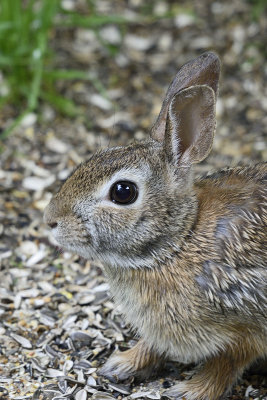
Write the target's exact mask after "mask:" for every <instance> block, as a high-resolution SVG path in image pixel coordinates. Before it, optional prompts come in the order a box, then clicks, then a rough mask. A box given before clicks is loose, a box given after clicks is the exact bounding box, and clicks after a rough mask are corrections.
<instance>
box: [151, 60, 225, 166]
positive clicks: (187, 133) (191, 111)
mask: <svg viewBox="0 0 267 400" xmlns="http://www.w3.org/2000/svg"><path fill="white" fill-rule="evenodd" d="M219 75H220V61H219V58H218V57H217V55H216V54H214V53H204V54H202V55H201V56H200V57H198V58H196V59H194V60H192V61H189V62H188V63H187V64H185V65H184V66H183V67H182V68H181V69H180V70H179V71H178V73H177V75H176V77H175V78H174V80H173V82H172V83H171V85H170V87H169V89H168V91H167V94H166V97H165V99H164V102H163V105H162V108H161V111H160V114H159V117H158V119H157V121H156V123H155V125H154V126H153V128H152V130H151V136H152V138H153V139H155V140H157V141H160V142H164V144H165V148H166V150H167V151H168V153H169V154H170V155H172V157H175V158H176V159H177V162H179V163H180V164H181V163H183V164H191V163H196V162H199V161H201V160H203V159H204V158H205V157H206V156H207V155H208V153H209V151H210V149H211V146H212V141H213V135H214V130H215V103H216V95H217V91H218V81H219Z"/></svg>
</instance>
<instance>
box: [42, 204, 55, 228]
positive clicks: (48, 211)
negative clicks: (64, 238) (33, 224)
mask: <svg viewBox="0 0 267 400" xmlns="http://www.w3.org/2000/svg"><path fill="white" fill-rule="evenodd" d="M44 222H45V223H46V224H47V225H48V226H49V227H50V228H52V229H53V228H56V227H57V225H58V214H57V211H56V207H55V204H54V202H53V201H51V202H50V203H49V204H48V206H47V207H46V208H45V210H44Z"/></svg>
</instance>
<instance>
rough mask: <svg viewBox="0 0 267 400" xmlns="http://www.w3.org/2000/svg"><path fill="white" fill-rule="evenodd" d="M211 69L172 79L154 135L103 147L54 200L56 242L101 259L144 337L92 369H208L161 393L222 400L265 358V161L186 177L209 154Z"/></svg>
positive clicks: (204, 62) (48, 215) (111, 373)
mask: <svg viewBox="0 0 267 400" xmlns="http://www.w3.org/2000/svg"><path fill="white" fill-rule="evenodd" d="M218 77H219V61H218V58H217V57H216V56H215V55H214V54H212V53H206V54H203V55H202V56H200V57H199V58H197V59H196V60H193V61H191V62H190V63H188V64H186V65H185V66H184V67H183V68H182V69H181V70H180V71H179V72H178V74H177V76H176V78H175V79H174V81H173V83H172V84H171V86H170V88H169V90H168V92H167V95H166V98H165V100H164V102H163V106H162V110H161V112H160V115H159V118H158V120H157V122H156V124H155V125H154V127H153V129H152V132H151V138H150V139H148V140H147V141H144V142H140V143H134V144H131V145H129V146H126V147H115V148H111V149H107V150H104V151H100V152H98V153H97V154H95V155H94V156H92V157H91V158H90V160H88V161H87V162H85V163H83V164H81V165H80V166H79V167H78V168H77V169H76V170H75V171H74V173H73V174H72V175H71V176H70V177H69V178H68V179H67V181H66V182H65V183H64V184H63V186H62V188H61V189H60V191H59V192H58V193H57V194H56V195H55V196H54V197H53V199H52V201H51V202H50V204H49V206H48V207H47V209H46V212H45V220H46V221H47V223H48V224H49V225H50V226H51V227H52V228H53V233H54V235H55V237H56V239H57V240H58V242H59V243H60V244H61V245H62V246H63V247H65V248H67V249H68V250H71V251H74V252H76V253H78V254H80V255H82V256H83V257H85V258H88V259H94V258H97V259H99V260H100V261H101V262H102V263H103V265H104V268H105V271H106V275H107V278H108V281H109V282H110V286H111V291H112V294H113V296H114V298H115V300H116V302H117V303H118V304H119V305H120V306H121V309H122V311H123V313H124V314H125V316H126V319H127V321H128V322H129V323H130V324H131V325H132V326H133V327H134V328H135V330H136V331H137V332H138V334H139V336H140V341H139V342H138V343H137V344H136V346H134V347H133V348H132V349H130V350H128V351H126V352H122V353H121V352H119V353H115V354H114V355H113V356H112V357H111V358H110V359H109V360H108V361H107V363H106V364H105V365H104V367H103V368H102V369H101V371H100V373H102V374H103V375H105V376H107V377H109V378H110V379H125V378H128V377H129V376H132V375H140V376H146V375H147V374H149V373H150V372H151V371H152V370H153V369H154V368H156V367H157V366H158V365H159V364H161V362H162V361H164V360H165V359H166V358H172V359H176V360H179V361H181V362H185V363H188V362H200V361H203V362H204V365H203V367H201V369H200V370H199V372H198V373H197V374H196V375H195V376H194V377H193V378H192V379H191V380H188V381H183V382H181V383H179V384H178V385H175V386H174V387H172V388H171V389H169V390H168V391H167V392H165V393H166V395H167V396H171V397H175V398H179V397H181V396H183V397H184V398H186V399H187V400H218V399H219V398H221V396H223V395H224V394H225V393H227V391H229V390H230V388H231V386H232V384H233V382H234V381H235V379H236V378H237V377H238V376H239V375H240V374H241V373H242V372H243V370H244V368H245V367H247V366H248V365H249V364H250V363H251V362H253V361H254V360H256V359H257V358H259V357H264V356H266V355H267V318H266V308H267V300H266V296H267V293H266V284H267V272H266V268H267V255H266V254H267V251H266V243H267V238H266V235H267V230H266V220H267V204H266V175H267V164H266V163H265V164H264V163H262V164H258V165H256V166H254V167H236V168H232V169H226V170H221V171H218V172H217V173H215V174H213V175H210V176H207V177H205V178H203V179H200V180H197V181H195V182H194V181H193V179H192V173H191V166H192V164H193V163H196V162H199V161H201V160H202V159H204V158H205V157H206V156H207V154H208V153H209V151H210V148H211V144H212V140H213V133H214V129H215V98H216V92H217V86H218Z"/></svg>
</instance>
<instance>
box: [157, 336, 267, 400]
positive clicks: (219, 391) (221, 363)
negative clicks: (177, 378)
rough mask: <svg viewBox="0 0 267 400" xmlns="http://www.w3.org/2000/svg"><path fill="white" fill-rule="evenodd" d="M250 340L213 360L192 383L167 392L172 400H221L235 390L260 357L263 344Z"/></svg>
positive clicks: (178, 385)
mask: <svg viewBox="0 0 267 400" xmlns="http://www.w3.org/2000/svg"><path fill="white" fill-rule="evenodd" d="M258 344H259V346H258V345H257V344H256V343H255V340H253V338H251V337H250V338H246V339H245V340H244V341H242V342H239V344H236V345H232V346H229V347H228V348H227V349H226V350H225V351H224V352H222V353H220V354H217V355H216V356H214V357H211V358H210V359H209V360H207V361H206V362H205V364H204V365H203V366H202V367H201V369H200V370H199V371H198V372H197V373H196V375H194V376H193V378H192V379H190V380H186V381H182V382H180V383H178V384H177V385H174V386H173V387H171V388H170V389H168V390H166V391H165V392H164V395H165V396H166V397H168V398H174V399H183V400H185V399H186V400H221V399H223V398H224V396H225V395H226V394H227V393H228V392H229V391H230V390H231V388H232V386H233V384H234V383H235V381H236V380H237V379H238V377H239V376H240V375H241V374H242V372H243V370H244V369H245V367H247V366H248V365H250V364H251V363H252V362H253V361H254V360H255V359H256V358H257V356H259V354H258V352H259V348H260V347H261V345H262V343H258Z"/></svg>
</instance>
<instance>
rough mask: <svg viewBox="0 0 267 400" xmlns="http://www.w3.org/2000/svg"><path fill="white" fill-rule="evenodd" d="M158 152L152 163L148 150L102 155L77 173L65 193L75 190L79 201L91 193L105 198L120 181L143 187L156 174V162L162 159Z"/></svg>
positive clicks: (117, 151)
mask: <svg viewBox="0 0 267 400" xmlns="http://www.w3.org/2000/svg"><path fill="white" fill-rule="evenodd" d="M156 153H157V152H156ZM156 153H154V155H153V157H152V158H153V161H152V163H151V154H150V150H149V149H148V148H141V150H140V149H136V148H134V147H130V146H129V147H126V148H115V149H114V148H113V149H108V150H105V151H102V152H99V153H97V154H95V155H93V156H92V157H91V158H90V159H89V160H88V161H86V162H85V163H83V164H81V165H80V166H79V167H78V168H77V169H76V171H74V173H73V174H72V175H71V177H70V178H69V179H68V180H67V181H66V182H65V184H64V185H63V187H62V189H61V193H62V194H63V192H67V191H71V192H72V197H76V198H77V197H80V198H81V197H84V196H88V194H91V195H93V196H95V195H96V194H97V195H99V196H101V194H103V193H104V192H105V191H106V190H107V189H108V188H110V185H112V184H113V183H115V182H116V181H119V180H127V181H133V182H135V183H137V184H138V183H140V184H143V183H144V181H145V180H147V179H149V178H150V177H151V175H152V174H153V173H154V172H153V171H155V167H154V163H155V162H156V159H158V156H157V154H156ZM157 163H158V162H157ZM152 164H153V165H152ZM74 192H75V196H73V194H74Z"/></svg>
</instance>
